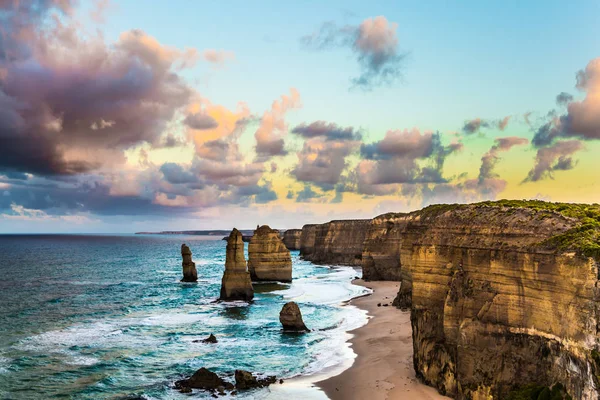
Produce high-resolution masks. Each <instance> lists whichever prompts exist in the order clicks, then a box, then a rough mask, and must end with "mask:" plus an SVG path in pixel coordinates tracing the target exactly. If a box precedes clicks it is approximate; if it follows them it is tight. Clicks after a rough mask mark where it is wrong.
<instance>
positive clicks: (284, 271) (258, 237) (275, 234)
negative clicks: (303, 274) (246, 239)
mask: <svg viewBox="0 0 600 400" xmlns="http://www.w3.org/2000/svg"><path fill="white" fill-rule="evenodd" d="M248 270H249V271H250V276H251V278H252V280H253V281H281V282H291V281H292V258H291V257H290V251H289V250H288V249H287V248H286V247H285V245H284V244H283V241H282V240H281V237H280V235H279V231H278V230H276V229H271V228H270V227H269V226H267V225H263V226H261V227H260V228H258V229H257V230H255V231H254V235H253V236H252V240H250V244H249V245H248Z"/></svg>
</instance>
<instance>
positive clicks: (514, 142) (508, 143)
mask: <svg viewBox="0 0 600 400" xmlns="http://www.w3.org/2000/svg"><path fill="white" fill-rule="evenodd" d="M527 143H529V141H528V140H527V139H525V138H520V137H516V136H510V137H503V138H497V139H496V140H495V144H494V145H493V146H492V148H491V149H490V150H489V151H488V152H487V153H485V154H484V155H483V157H481V167H480V168H479V177H478V179H479V182H480V183H483V182H484V181H485V180H486V179H489V178H495V177H496V174H495V173H494V172H493V171H494V168H495V166H496V164H497V163H498V161H499V159H500V156H499V153H500V152H504V151H508V150H510V149H511V148H512V147H513V146H519V145H524V144H527Z"/></svg>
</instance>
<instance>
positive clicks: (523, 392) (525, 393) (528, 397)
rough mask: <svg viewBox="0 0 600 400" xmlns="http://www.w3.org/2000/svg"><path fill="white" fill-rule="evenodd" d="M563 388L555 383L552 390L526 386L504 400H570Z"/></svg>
mask: <svg viewBox="0 0 600 400" xmlns="http://www.w3.org/2000/svg"><path fill="white" fill-rule="evenodd" d="M572 399H573V398H572V397H571V396H569V394H568V393H567V392H566V390H565V387H564V386H563V385H561V384H560V383H557V384H556V385H554V386H553V387H552V388H549V387H545V386H538V385H533V384H532V385H527V386H524V387H521V388H519V389H516V390H513V391H511V392H510V393H509V394H508V396H507V397H506V400H572Z"/></svg>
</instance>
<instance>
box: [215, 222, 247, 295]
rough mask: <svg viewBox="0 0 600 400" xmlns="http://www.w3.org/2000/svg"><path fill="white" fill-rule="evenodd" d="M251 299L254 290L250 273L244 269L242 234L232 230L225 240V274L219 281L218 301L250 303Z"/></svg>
mask: <svg viewBox="0 0 600 400" xmlns="http://www.w3.org/2000/svg"><path fill="white" fill-rule="evenodd" d="M253 297H254V289H253V288H252V281H251V280H250V273H249V272H248V270H247V269H246V258H245V257H244V242H243V240H242V233H241V232H240V231H238V230H237V229H235V228H233V230H232V231H231V234H230V235H229V238H228V239H227V252H226V256H225V273H224V274H223V280H222V281H221V296H220V297H219V300H244V301H250V300H252V298H253Z"/></svg>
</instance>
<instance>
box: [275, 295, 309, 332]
mask: <svg viewBox="0 0 600 400" xmlns="http://www.w3.org/2000/svg"><path fill="white" fill-rule="evenodd" d="M279 322H281V325H283V329H284V330H286V331H297V332H308V331H309V329H308V328H307V327H306V325H304V321H303V320H302V313H301V312H300V307H298V304H296V303H295V302H293V301H290V302H289V303H285V304H284V305H283V308H282V309H281V312H280V313H279Z"/></svg>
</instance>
